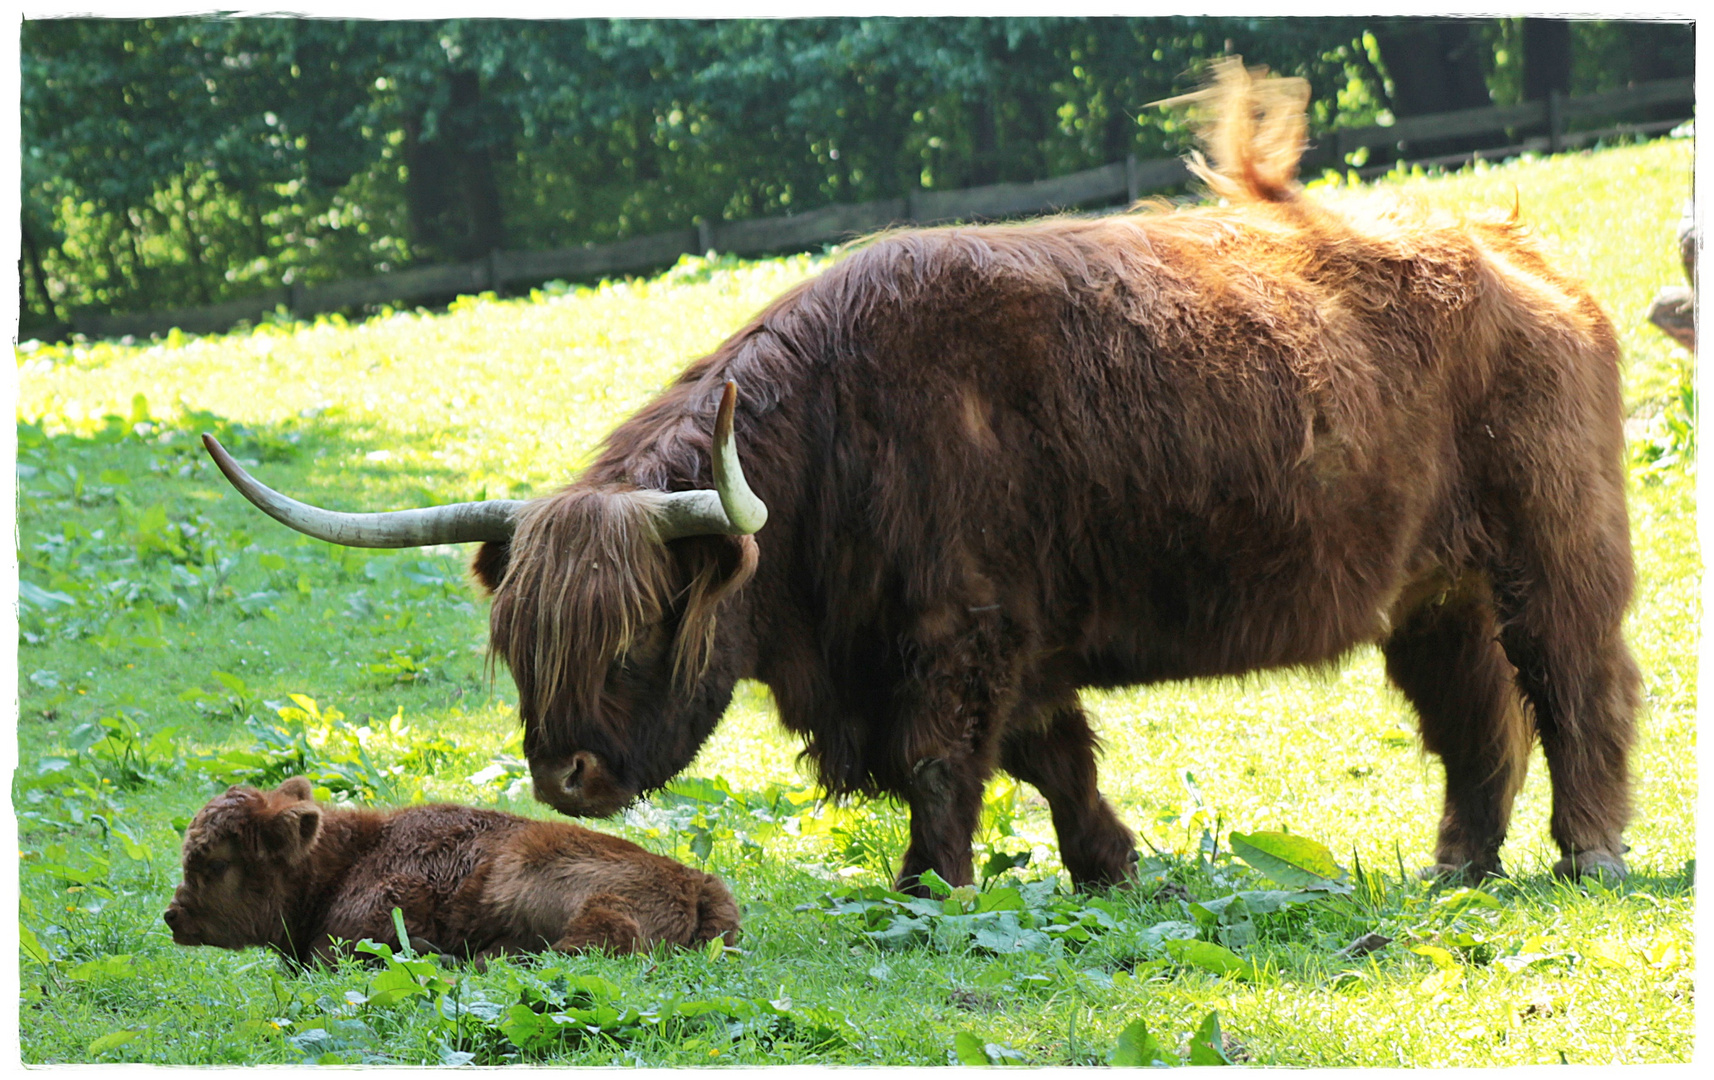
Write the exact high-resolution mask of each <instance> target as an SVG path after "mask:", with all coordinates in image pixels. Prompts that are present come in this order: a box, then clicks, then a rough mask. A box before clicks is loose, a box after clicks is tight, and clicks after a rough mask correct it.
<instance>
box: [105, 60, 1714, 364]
mask: <svg viewBox="0 0 1714 1080" xmlns="http://www.w3.org/2000/svg"><path fill="white" fill-rule="evenodd" d="M1695 93H1696V92H1695V84H1694V82H1693V80H1691V79H1664V80H1661V81H1659V82H1650V83H1642V84H1640V85H1637V86H1633V87H1629V88H1627V89H1623V90H1613V91H1608V92H1605V93H1600V94H1589V95H1586V96H1583V97H1576V98H1564V97H1560V96H1559V95H1557V94H1555V95H1552V96H1550V97H1549V98H1548V99H1547V100H1546V101H1531V102H1525V103H1524V104H1522V105H1504V106H1493V107H1489V108H1483V109H1464V110H1460V111H1458V112H1449V113H1437V114H1434V115H1432V116H1412V117H1407V118H1405V119H1401V120H1399V121H1397V122H1396V123H1393V124H1391V125H1388V126H1385V127H1381V126H1376V127H1363V128H1341V129H1339V130H1337V131H1335V132H1333V133H1332V138H1330V139H1324V140H1323V143H1322V145H1321V146H1319V147H1316V148H1314V149H1312V150H1311V151H1310V152H1309V153H1306V154H1305V155H1304V166H1305V167H1306V168H1321V167H1325V166H1328V165H1333V166H1338V165H1342V164H1343V163H1344V162H1345V160H1346V155H1347V154H1350V153H1353V152H1355V151H1356V150H1357V149H1359V148H1361V147H1369V148H1371V149H1378V150H1392V151H1394V152H1397V153H1398V154H1400V157H1401V160H1402V159H1404V158H1406V157H1408V156H1409V155H1410V153H1411V151H1412V148H1413V146H1418V147H1420V146H1421V145H1422V144H1424V143H1432V142H1435V141H1440V140H1447V139H1465V138H1469V137H1472V136H1489V135H1494V134H1504V135H1507V136H1515V137H1510V138H1508V139H1507V141H1506V143H1505V149H1506V150H1509V151H1512V152H1517V151H1518V150H1519V149H1522V148H1537V147H1540V148H1543V149H1547V150H1548V151H1550V152H1557V151H1558V150H1561V149H1563V148H1565V147H1566V146H1568V145H1575V144H1576V143H1579V142H1583V141H1586V140H1587V138H1588V136H1589V134H1590V133H1583V132H1574V131H1571V130H1570V128H1569V125H1570V123H1571V122H1572V121H1574V120H1591V119H1597V118H1602V117H1610V116H1614V115H1617V114H1621V113H1625V112H1629V111H1631V110H1635V109H1641V108H1649V107H1655V106H1667V105H1684V106H1685V108H1684V109H1683V110H1681V111H1682V112H1683V113H1684V115H1685V116H1686V117H1688V116H1689V115H1690V111H1691V106H1693V105H1694V103H1695ZM1673 123H1676V122H1673ZM1670 126H1673V124H1672V123H1666V122H1660V121H1657V122H1655V123H1650V124H1644V125H1638V126H1636V127H1633V128H1630V129H1621V128H1607V129H1603V131H1602V132H1601V133H1599V134H1612V133H1615V132H1618V131H1620V130H1635V131H1660V130H1664V128H1665V127H1670ZM1542 128H1545V129H1546V134H1545V141H1544V140H1543V139H1541V138H1539V137H1538V138H1533V139H1526V138H1522V136H1521V133H1523V132H1526V131H1535V130H1539V129H1542ZM1479 152H1480V151H1476V152H1475V153H1479ZM1470 156H1472V152H1470V151H1465V152H1463V153H1461V154H1457V155H1451V156H1444V155H1443V156H1441V157H1436V158H1432V159H1431V160H1434V161H1437V162H1450V161H1453V160H1463V159H1468V158H1469V157H1470ZM1365 171H1369V170H1365ZM1189 178H1190V173H1189V171H1188V170H1187V169H1186V168H1185V165H1184V162H1183V161H1182V160H1180V159H1178V158H1163V159H1155V160H1146V161H1139V160H1137V159H1136V158H1134V157H1133V158H1128V159H1126V160H1125V161H1121V162H1114V163H1113V164H1110V165H1103V166H1100V167H1099V168H1095V169H1086V170H1084V171H1082V172H1075V173H1070V174H1068V175H1066V176H1057V177H1053V178H1052V179H1048V180H1035V181H1030V182H1026V183H1007V184H989V185H986V186H984V187H973V188H961V189H958V190H953V191H928V190H918V191H913V192H911V193H910V195H909V196H907V197H904V198H898V199H881V200H877V201H874V202H865V203H847V204H839V205H834V206H824V207H821V208H819V209H816V210H811V211H808V212H807V213H803V214H794V215H791V216H787V217H770V218H754V219H751V220H748V221H730V222H704V223H702V224H700V225H698V226H697V227H696V228H689V229H675V230H673V231H670V232H663V233H654V234H651V235H649V236H640V237H636V238H635V239H631V240H621V241H618V242H617V243H611V244H586V245H584V246H582V247H572V248H560V249H558V250H553V251H494V252H492V253H490V254H489V255H488V256H486V257H485V258H481V259H476V260H474V261H471V262H467V263H453V264H448V265H441V266H424V267H418V268H414V269H410V270H401V271H398V272H396V273H391V274H382V275H377V276H375V277H368V278H354V279H348V280H345V281H334V282H329V283H328V284H325V285H289V286H276V287H274V288H271V289H266V290H263V291H261V292H258V293H256V294H255V295H253V296H248V297H244V298H243V299H239V300H230V301H227V302H225V303H221V304H214V305H210V306H206V307H194V308H179V309H175V310H167V311H147V312H134V313H123V314H114V315H99V314H74V315H73V316H72V320H71V325H72V329H73V330H75V331H77V332H78V333H81V334H85V335H88V336H90V337H123V336H125V335H135V336H138V337H141V336H145V335H148V334H154V333H161V332H165V331H166V330H169V329H171V328H173V327H175V326H176V327H178V328H179V329H181V330H184V331H188V332H191V333H215V332H219V331H222V330H226V329H228V328H230V327H231V326H232V325H233V324H235V323H238V322H240V321H244V320H255V319H259V318H261V317H262V316H263V315H266V314H268V313H270V312H273V311H275V310H276V309H278V308H281V307H284V308H285V309H286V310H287V311H290V312H291V313H293V314H294V315H315V314H319V313H322V312H329V311H339V310H343V309H346V308H354V307H362V306H365V305H372V304H385V303H398V302H410V301H416V300H426V299H435V298H445V297H452V296H457V295H460V294H464V293H477V292H482V291H484V290H488V289H492V290H496V291H499V290H503V289H505V288H506V287H507V286H508V285H513V284H523V283H526V282H532V283H533V282H541V281H548V280H552V279H555V278H569V279H584V280H587V279H592V278H597V277H601V276H603V275H610V274H624V273H633V272H638V271H644V270H651V269H655V268H658V267H662V266H668V265H671V264H672V263H673V262H675V261H676V260H677V259H678V258H679V256H681V255H684V254H687V253H689V254H700V253H702V252H708V251H725V252H731V253H733V254H737V255H763V254H768V253H770V252H778V251H789V250H792V249H801V248H805V247H811V246H814V245H817V244H826V243H836V242H839V241H843V240H847V239H850V238H852V237H855V236H862V235H864V234H865V233H871V232H874V231H876V230H878V229H884V228H887V227H889V226H894V225H931V224H936V223H944V222H950V221H972V220H985V219H994V218H1006V217H1015V216H1018V215H1023V214H1040V213H1052V212H1057V211H1061V210H1069V209H1073V208H1076V207H1080V206H1107V205H1113V204H1116V203H1129V202H1135V201H1136V200H1137V199H1138V198H1140V197H1141V196H1143V195H1145V194H1149V193H1151V192H1157V191H1163V190H1167V189H1170V188H1174V187H1178V186H1181V185H1182V184H1184V183H1185V181H1187V180H1188V179H1189Z"/></svg>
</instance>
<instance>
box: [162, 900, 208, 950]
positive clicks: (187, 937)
mask: <svg viewBox="0 0 1714 1080" xmlns="http://www.w3.org/2000/svg"><path fill="white" fill-rule="evenodd" d="M161 920H162V921H163V922H165V923H166V924H167V929H169V930H171V931H172V932H173V944H174V945H201V944H202V939H201V938H199V937H197V935H196V933H195V931H193V930H192V929H191V925H190V923H191V920H190V917H189V916H187V915H186V914H185V909H184V908H183V907H181V906H180V905H179V903H178V901H176V900H175V901H173V902H172V903H171V904H169V905H167V910H166V911H164V912H162V913H161Z"/></svg>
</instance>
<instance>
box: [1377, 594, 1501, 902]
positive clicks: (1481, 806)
mask: <svg viewBox="0 0 1714 1080" xmlns="http://www.w3.org/2000/svg"><path fill="white" fill-rule="evenodd" d="M1496 633H1497V629H1496V627H1495V623H1494V613H1493V608H1492V605H1491V603H1490V601H1489V598H1488V596H1487V591H1486V589H1485V588H1480V587H1478V586H1476V585H1474V584H1473V583H1471V582H1468V581H1467V582H1465V583H1463V584H1462V586H1461V587H1460V588H1458V589H1455V590H1454V591H1452V592H1451V593H1450V594H1448V595H1447V596H1446V597H1445V598H1443V599H1442V600H1440V601H1437V602H1434V603H1429V604H1425V605H1423V606H1422V607H1421V608H1419V609H1417V610H1416V611H1414V612H1412V613H1411V614H1410V615H1409V616H1408V617H1407V618H1406V619H1405V620H1404V622H1403V623H1402V624H1401V625H1400V626H1399V627H1398V628H1397V629H1395V630H1394V631H1393V633H1392V635H1391V636H1390V637H1389V638H1388V639H1387V641H1386V643H1385V645H1384V646H1383V648H1382V651H1383V652H1384V653H1385V655H1386V660H1387V675H1388V676H1389V677H1390V678H1391V679H1392V681H1393V683H1394V684H1395V685H1397V686H1398V688H1399V689H1400V690H1402V691H1404V694H1405V696H1406V697H1407V698H1409V699H1410V702H1411V704H1412V705H1414V706H1416V711H1417V715H1418V716H1419V717H1420V718H1421V721H1422V739H1423V742H1424V743H1425V744H1427V746H1428V748H1429V749H1430V750H1431V751H1433V752H1434V753H1435V754H1437V755H1438V756H1439V757H1440V760H1441V762H1442V764H1444V765H1445V766H1446V803H1445V811H1444V813H1443V814H1442V816H1441V819H1440V837H1439V840H1438V842H1437V843H1436V845H1435V850H1434V866H1433V869H1432V872H1433V873H1435V874H1437V875H1443V876H1452V877H1468V878H1481V877H1486V876H1490V875H1498V874H1500V873H1501V869H1500V844H1501V843H1502V842H1503V841H1504V840H1505V838H1506V826H1507V824H1508V822H1509V821H1510V820H1511V815H1512V799H1513V797H1514V796H1516V795H1517V792H1518V788H1519V787H1521V786H1522V784H1523V780H1524V772H1525V770H1526V769H1527V768H1528V767H1529V745H1530V744H1529V729H1528V726H1527V724H1526V722H1525V720H1524V718H1523V715H1522V707H1521V706H1522V703H1521V701H1520V700H1519V698H1518V692H1517V689H1516V688H1515V686H1514V685H1513V681H1512V666H1511V665H1510V664H1509V663H1507V662H1506V657H1505V654H1504V653H1503V652H1502V651H1501V649H1500V645H1499V643H1498V642H1497V641H1496V640H1495V634H1496Z"/></svg>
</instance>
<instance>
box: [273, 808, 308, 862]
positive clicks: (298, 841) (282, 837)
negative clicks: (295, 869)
mask: <svg viewBox="0 0 1714 1080" xmlns="http://www.w3.org/2000/svg"><path fill="white" fill-rule="evenodd" d="M320 833H321V807H319V806H317V805H315V804H314V803H312V802H298V803H293V804H292V805H291V806H288V807H286V808H285V809H284V810H281V811H280V812H279V813H277V814H274V815H273V816H272V817H270V818H269V819H268V822H267V824H266V825H265V826H264V827H263V829H262V839H263V842H264V843H265V844H267V846H268V850H269V851H270V852H272V853H274V854H277V855H279V856H281V857H282V858H284V859H285V861H286V862H287V863H296V862H299V861H301V860H302V859H303V858H304V857H305V856H307V855H308V854H309V850H310V848H312V847H314V846H315V841H316V838H317V837H318V836H319V835H320Z"/></svg>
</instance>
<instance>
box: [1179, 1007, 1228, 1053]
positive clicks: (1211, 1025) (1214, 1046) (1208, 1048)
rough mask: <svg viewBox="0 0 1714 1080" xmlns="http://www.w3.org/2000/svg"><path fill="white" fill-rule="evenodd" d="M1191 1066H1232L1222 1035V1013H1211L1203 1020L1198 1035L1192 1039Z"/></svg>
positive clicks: (1197, 1030)
mask: <svg viewBox="0 0 1714 1080" xmlns="http://www.w3.org/2000/svg"><path fill="white" fill-rule="evenodd" d="M1188 1063H1189V1064H1191V1065H1230V1064H1232V1059H1231V1058H1229V1057H1227V1056H1226V1047H1225V1038H1224V1036H1223V1035H1221V1033H1220V1013H1219V1012H1218V1011H1214V1012H1210V1013H1209V1014H1208V1015H1207V1016H1205V1017H1203V1018H1202V1023H1201V1024H1200V1025H1198V1026H1197V1028H1196V1033H1195V1034H1194V1035H1192V1036H1191V1037H1190V1060H1189V1062H1188Z"/></svg>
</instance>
